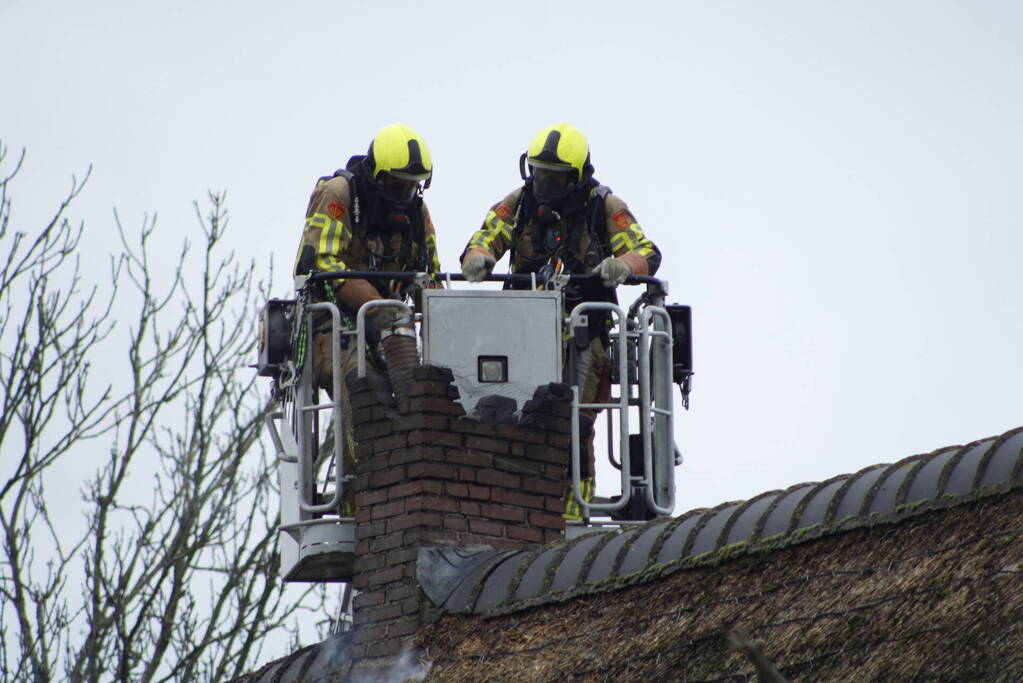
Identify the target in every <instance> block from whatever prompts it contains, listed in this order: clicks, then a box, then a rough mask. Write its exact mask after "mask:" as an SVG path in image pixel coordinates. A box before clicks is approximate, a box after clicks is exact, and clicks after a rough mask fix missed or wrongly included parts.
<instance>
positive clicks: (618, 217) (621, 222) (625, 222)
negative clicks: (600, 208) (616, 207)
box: [611, 209, 629, 229]
mask: <svg viewBox="0 0 1023 683" xmlns="http://www.w3.org/2000/svg"><path fill="white" fill-rule="evenodd" d="M611 220H613V221H614V222H615V225H617V226H618V227H619V228H622V229H625V228H627V227H629V215H628V214H627V213H625V209H622V210H621V211H619V212H618V213H616V214H615V215H613V216H611Z"/></svg>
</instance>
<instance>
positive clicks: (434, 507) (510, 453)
mask: <svg viewBox="0 0 1023 683" xmlns="http://www.w3.org/2000/svg"><path fill="white" fill-rule="evenodd" d="M452 380H453V377H452V374H451V371H450V370H448V369H447V368H438V367H429V366H424V367H417V368H416V369H415V370H414V374H413V382H412V383H411V385H410V386H409V388H408V391H406V392H405V396H404V397H403V398H401V399H400V400H399V401H398V402H397V405H395V403H394V402H393V399H391V398H390V397H389V396H388V395H387V394H386V393H384V392H381V391H379V390H374V388H373V386H372V383H371V382H369V381H367V380H366V379H355V380H350V381H349V384H348V386H349V391H350V397H351V403H352V408H353V422H354V423H355V439H356V442H357V444H358V445H357V447H356V458H357V462H356V468H355V471H356V478H355V481H354V488H355V491H356V498H355V501H356V504H357V506H358V511H357V512H356V517H355V519H356V539H357V548H356V558H355V577H354V580H353V586H354V588H355V589H356V590H357V591H358V594H357V595H356V598H355V602H354V605H353V607H354V624H353V626H354V633H353V641H352V643H353V653H352V654H353V659H354V661H355V662H356V666H359V663H360V662H362V663H365V664H370V663H371V660H374V659H377V660H381V661H382V660H383V659H389V658H392V657H394V656H395V655H397V654H399V652H400V651H401V650H402V648H403V647H404V646H405V645H406V644H407V643H408V642H410V641H411V639H412V636H413V635H414V633H415V631H416V630H417V628H418V627H419V625H420V619H421V614H422V613H423V611H424V610H423V607H424V606H423V605H422V602H421V601H422V600H426V598H425V596H424V595H423V594H422V592H421V590H420V588H419V586H418V584H417V582H416V556H417V552H418V549H419V547H420V546H429V545H454V546H459V547H465V546H473V545H488V546H491V547H493V548H499V549H505V548H507V549H514V548H521V547H523V546H527V545H530V544H545V543H551V542H554V541H558V540H561V539H562V534H563V531H564V528H565V523H564V518H563V517H562V512H563V508H564V501H563V496H564V493H565V488H566V485H567V481H568V479H567V474H568V468H567V466H568V453H569V448H570V445H571V436H570V420H569V416H570V413H571V390H570V389H569V388H568V387H567V386H565V385H563V384H549V385H544V386H541V387H539V388H537V390H536V393H535V394H534V397H533V399H531V400H530V401H527V402H526V404H525V405H524V406H523V407H522V411H521V418H520V419H518V420H517V421H515V423H514V424H511V423H510V422H512V421H513V420H511V419H509V417H510V415H507V414H506V415H504V416H503V417H502V419H501V420H500V422H503V424H502V423H486V422H481V421H480V420H477V419H473V418H470V417H467V416H466V415H465V411H464V409H463V408H462V406H461V405H460V404H459V403H457V402H456V400H455V399H457V398H458V390H457V388H456V387H454V386H452V384H451V382H452ZM491 417H492V415H491Z"/></svg>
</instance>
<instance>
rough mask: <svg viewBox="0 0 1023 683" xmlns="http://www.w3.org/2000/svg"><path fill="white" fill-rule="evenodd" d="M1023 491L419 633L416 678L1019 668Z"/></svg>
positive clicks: (911, 675)
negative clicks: (758, 663)
mask: <svg viewBox="0 0 1023 683" xmlns="http://www.w3.org/2000/svg"><path fill="white" fill-rule="evenodd" d="M1021 534H1023V492H1020V491H1018V490H1012V491H1010V492H1007V493H1001V494H995V495H992V496H988V497H984V498H980V499H977V500H974V501H972V502H969V503H964V504H962V505H956V506H952V507H948V508H945V509H934V510H931V511H929V512H926V513H924V514H919V515H916V516H913V517H909V518H905V519H902V520H898V521H896V520H888V521H886V522H880V523H878V524H877V525H865V526H862V527H860V528H857V529H853V530H847V531H844V532H840V533H835V534H830V535H825V536H821V537H818V538H816V539H810V540H807V541H806V542H802V543H795V544H792V545H789V546H787V547H782V548H775V549H768V548H764V549H761V550H759V551H754V552H751V553H747V554H742V555H740V556H737V557H736V556H728V553H723V554H722V556H719V557H716V558H708V559H709V561H707V562H705V563H703V564H702V565H701V566H693V567H691V568H689V569H687V570H684V571H677V572H675V573H673V574H670V575H668V576H662V577H661V578H660V579H657V580H653V581H651V582H649V583H644V584H640V585H635V586H632V587H628V588H623V589H619V590H616V591H611V592H603V593H596V594H591V595H587V596H582V597H578V598H575V599H573V600H570V601H567V602H562V603H550V604H545V605H543V606H538V607H535V608H532V609H529V610H526V611H521V612H516V613H512V614H507V615H504V616H497V617H492V618H489V619H483V618H481V617H479V616H475V615H474V616H462V615H448V616H445V617H443V618H442V619H441V620H439V621H438V622H436V623H434V624H432V625H430V626H428V627H426V628H425V629H424V630H423V631H421V632H420V634H419V636H418V637H417V645H418V646H419V647H420V648H422V652H423V654H422V657H423V659H424V660H425V661H429V662H431V664H432V669H431V673H430V676H429V678H428V680H436V681H442V680H443V681H448V680H450V681H455V680H486V681H550V680H579V681H591V680H592V681H604V680H608V681H650V680H679V681H681V680H687V681H696V680H702V681H722V680H728V681H731V680H739V681H741V680H750V679H753V678H754V677H755V675H756V669H755V668H754V665H753V664H752V663H751V662H750V661H749V660H748V659H746V658H745V657H744V656H743V655H741V654H739V653H737V652H735V651H733V650H732V649H730V648H729V646H728V643H727V640H726V637H727V634H728V633H729V632H731V631H733V630H735V629H738V630H741V631H743V632H745V633H746V634H747V635H748V636H749V637H750V638H751V639H753V640H755V641H759V642H760V643H761V646H762V649H763V651H764V653H765V654H766V656H767V658H768V659H769V660H771V661H772V662H773V663H774V665H775V666H776V667H777V668H778V669H779V670H780V672H781V673H782V674H783V675H784V676H785V677H787V678H789V679H790V680H857V681H861V680H885V681H889V680H929V681H930V680H977V679H982V680H1019V679H1020V678H1021V677H1023V648H1021V645H1023V618H1021V617H1020V615H1021V614H1023V539H1021V538H1020V536H1021Z"/></svg>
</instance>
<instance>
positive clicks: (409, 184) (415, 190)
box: [376, 171, 420, 208]
mask: <svg viewBox="0 0 1023 683" xmlns="http://www.w3.org/2000/svg"><path fill="white" fill-rule="evenodd" d="M376 182H377V187H378V188H379V190H380V197H381V199H383V200H384V201H385V202H387V204H389V205H390V206H394V207H396V208H406V207H408V206H409V205H410V204H411V203H412V200H413V199H415V198H416V196H417V195H418V194H419V192H420V184H419V181H418V180H412V179H410V178H402V177H400V176H396V175H394V174H392V173H388V172H386V171H383V172H381V173H380V174H379V175H378V176H377V178H376Z"/></svg>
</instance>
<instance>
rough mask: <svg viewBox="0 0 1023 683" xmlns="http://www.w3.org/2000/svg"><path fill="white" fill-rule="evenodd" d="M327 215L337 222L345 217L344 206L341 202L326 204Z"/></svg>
mask: <svg viewBox="0 0 1023 683" xmlns="http://www.w3.org/2000/svg"><path fill="white" fill-rule="evenodd" d="M327 213H329V214H330V217H331V218H333V219H334V220H337V219H339V218H341V216H344V215H345V205H344V204H342V203H341V202H331V203H330V204H327Z"/></svg>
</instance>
